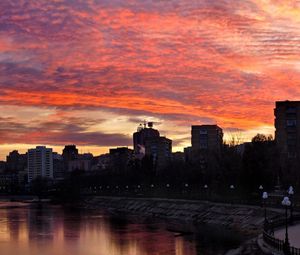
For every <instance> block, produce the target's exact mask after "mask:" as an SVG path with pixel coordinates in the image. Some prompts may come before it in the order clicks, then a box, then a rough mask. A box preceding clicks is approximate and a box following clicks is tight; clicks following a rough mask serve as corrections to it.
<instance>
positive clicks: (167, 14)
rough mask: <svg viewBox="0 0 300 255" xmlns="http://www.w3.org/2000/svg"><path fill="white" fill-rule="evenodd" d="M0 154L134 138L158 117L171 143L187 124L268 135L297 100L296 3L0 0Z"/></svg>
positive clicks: (184, 134) (299, 34)
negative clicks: (279, 113) (283, 105)
mask: <svg viewBox="0 0 300 255" xmlns="http://www.w3.org/2000/svg"><path fill="white" fill-rule="evenodd" d="M0 13H1V15H0V86H1V87H0V88H1V90H0V110H1V115H0V159H3V158H4V156H5V155H6V154H7V152H8V151H9V150H11V149H13V148H18V149H20V150H21V151H24V150H26V148H28V147H32V146H35V145H37V144H45V145H49V146H52V147H53V148H55V150H57V151H58V152H60V150H61V148H62V146H63V145H64V144H69V143H75V144H77V145H79V147H80V149H81V151H82V152H88V151H90V152H93V153H95V154H99V153H102V152H105V151H107V149H108V147H114V146H131V144H132V138H131V134H132V133H133V132H134V131H135V130H136V127H137V126H138V124H139V123H140V122H141V121H143V120H144V119H146V120H151V121H154V122H156V127H157V128H158V129H159V130H160V132H161V134H162V135H166V136H168V137H169V138H171V139H173V141H174V147H175V148H174V150H182V148H183V147H185V146H188V145H189V144H190V126H191V125H192V124H215V123H217V124H218V125H220V126H221V127H222V128H223V129H224V131H225V133H226V136H227V137H231V136H233V135H236V134H237V135H238V136H239V137H242V139H243V140H245V141H246V140H249V139H250V138H251V137H252V136H254V135H255V134H256V133H257V132H260V133H265V134H272V133H273V132H274V129H273V122H274V117H273V108H274V102H275V101H276V100H286V99H289V100H297V99H300V29H299V28H300V1H290V0H284V1H280V0H215V1H211V0H168V1H167V0H140V1H138V0H126V1H124V0H1V1H0Z"/></svg>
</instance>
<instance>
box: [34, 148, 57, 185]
mask: <svg viewBox="0 0 300 255" xmlns="http://www.w3.org/2000/svg"><path fill="white" fill-rule="evenodd" d="M37 177H42V178H50V179H52V178H53V155H52V149H51V148H46V147H45V146H37V147H36V148H35V149H29V150H28V182H31V181H33V180H34V179H36V178H37Z"/></svg>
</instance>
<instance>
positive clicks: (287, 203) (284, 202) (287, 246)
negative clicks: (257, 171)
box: [259, 185, 295, 255]
mask: <svg viewBox="0 0 300 255" xmlns="http://www.w3.org/2000/svg"><path fill="white" fill-rule="evenodd" d="M259 189H260V190H263V186H262V185H260V186H259ZM294 193H295V192H294V188H293V186H290V187H289V188H288V190H287V194H288V196H285V197H284V198H283V200H282V201H281V204H282V206H284V208H285V240H284V249H283V252H284V254H286V255H289V254H290V244H289V237H288V208H290V223H293V203H292V197H293V195H294ZM262 199H263V206H264V214H265V224H264V227H265V230H266V226H267V210H266V200H267V199H268V193H267V192H266V191H264V192H263V193H262Z"/></svg>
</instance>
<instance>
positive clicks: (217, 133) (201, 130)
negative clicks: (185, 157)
mask: <svg viewBox="0 0 300 255" xmlns="http://www.w3.org/2000/svg"><path fill="white" fill-rule="evenodd" d="M222 144H223V131H222V128H220V127H219V126H217V125H197V126H192V150H193V151H197V150H206V151H215V152H219V151H220V150H221V147H222Z"/></svg>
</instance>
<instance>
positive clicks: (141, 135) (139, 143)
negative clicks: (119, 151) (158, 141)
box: [133, 122, 159, 158]
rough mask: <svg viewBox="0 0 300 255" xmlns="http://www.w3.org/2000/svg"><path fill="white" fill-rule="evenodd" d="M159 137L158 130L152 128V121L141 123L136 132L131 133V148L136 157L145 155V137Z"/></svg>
mask: <svg viewBox="0 0 300 255" xmlns="http://www.w3.org/2000/svg"><path fill="white" fill-rule="evenodd" d="M155 137H159V132H158V130H156V129H154V128H153V123H152V122H148V124H146V123H144V124H143V125H142V124H141V125H140V126H139V127H138V129H137V132H135V133H134V134H133V150H134V154H135V156H136V157H137V158H143V157H144V156H145V145H146V140H147V139H152V138H155Z"/></svg>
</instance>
